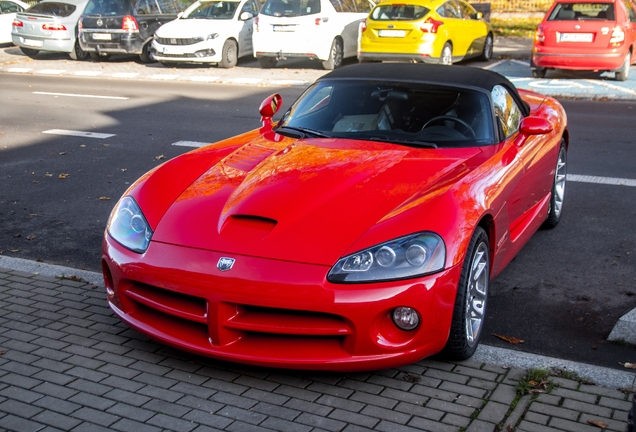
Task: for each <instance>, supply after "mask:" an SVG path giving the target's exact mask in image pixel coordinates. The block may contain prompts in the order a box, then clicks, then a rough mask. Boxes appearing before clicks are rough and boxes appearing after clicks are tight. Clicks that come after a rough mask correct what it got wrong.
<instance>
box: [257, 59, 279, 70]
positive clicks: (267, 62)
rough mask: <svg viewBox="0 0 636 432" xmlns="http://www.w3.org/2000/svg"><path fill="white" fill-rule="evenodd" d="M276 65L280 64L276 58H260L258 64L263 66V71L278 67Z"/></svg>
mask: <svg viewBox="0 0 636 432" xmlns="http://www.w3.org/2000/svg"><path fill="white" fill-rule="evenodd" d="M276 63H278V60H276V57H259V58H258V64H259V65H261V67H262V68H263V69H271V68H273V67H276Z"/></svg>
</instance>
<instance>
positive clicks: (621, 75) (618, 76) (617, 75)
mask: <svg viewBox="0 0 636 432" xmlns="http://www.w3.org/2000/svg"><path fill="white" fill-rule="evenodd" d="M631 60H632V55H631V53H630V52H629V51H628V52H627V54H625V60H623V64H622V65H621V68H620V69H619V70H617V71H616V72H614V79H615V80H616V81H627V78H629V66H630V63H631Z"/></svg>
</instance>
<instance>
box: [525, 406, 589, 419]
mask: <svg viewBox="0 0 636 432" xmlns="http://www.w3.org/2000/svg"><path fill="white" fill-rule="evenodd" d="M530 411H534V412H537V413H539V414H544V415H549V416H553V417H556V418H562V419H567V420H576V419H577V418H578V417H579V413H578V412H576V411H573V410H568V409H565V408H559V407H555V406H552V405H546V404H542V403H536V402H535V403H532V404H531V405H530Z"/></svg>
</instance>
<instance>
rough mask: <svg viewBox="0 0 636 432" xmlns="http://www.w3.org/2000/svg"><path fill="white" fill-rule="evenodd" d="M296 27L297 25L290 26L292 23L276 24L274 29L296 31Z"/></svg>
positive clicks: (276, 30)
mask: <svg viewBox="0 0 636 432" xmlns="http://www.w3.org/2000/svg"><path fill="white" fill-rule="evenodd" d="M294 27H295V26H290V25H275V26H274V31H275V32H295V31H296V29H295V28H294Z"/></svg>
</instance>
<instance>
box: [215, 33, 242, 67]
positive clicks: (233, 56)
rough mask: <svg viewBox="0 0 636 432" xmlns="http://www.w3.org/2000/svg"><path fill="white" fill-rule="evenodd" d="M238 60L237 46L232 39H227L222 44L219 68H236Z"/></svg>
mask: <svg viewBox="0 0 636 432" xmlns="http://www.w3.org/2000/svg"><path fill="white" fill-rule="evenodd" d="M237 60H238V45H237V44H236V41H235V40H234V39H228V40H226V41H225V43H224V44H223V51H222V52H221V61H220V62H219V67H222V68H224V69H230V68H233V67H234V66H236V62H237Z"/></svg>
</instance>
